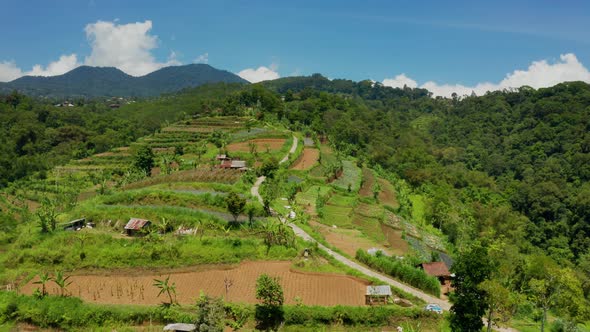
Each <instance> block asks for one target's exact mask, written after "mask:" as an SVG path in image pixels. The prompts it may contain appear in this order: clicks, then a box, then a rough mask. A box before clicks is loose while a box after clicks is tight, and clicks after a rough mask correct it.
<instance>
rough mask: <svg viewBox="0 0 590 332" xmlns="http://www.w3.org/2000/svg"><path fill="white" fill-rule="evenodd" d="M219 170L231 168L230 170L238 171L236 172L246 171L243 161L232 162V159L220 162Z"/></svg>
mask: <svg viewBox="0 0 590 332" xmlns="http://www.w3.org/2000/svg"><path fill="white" fill-rule="evenodd" d="M219 167H220V168H231V169H238V170H241V171H242V170H246V169H247V168H246V161H245V160H237V159H236V160H232V159H225V160H221V164H220V165H219Z"/></svg>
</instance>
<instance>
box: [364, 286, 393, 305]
mask: <svg viewBox="0 0 590 332" xmlns="http://www.w3.org/2000/svg"><path fill="white" fill-rule="evenodd" d="M391 295H392V294H391V287H390V286H389V285H381V286H367V292H366V293H365V303H366V304H371V305H372V304H387V303H388V301H389V299H390V298H391Z"/></svg>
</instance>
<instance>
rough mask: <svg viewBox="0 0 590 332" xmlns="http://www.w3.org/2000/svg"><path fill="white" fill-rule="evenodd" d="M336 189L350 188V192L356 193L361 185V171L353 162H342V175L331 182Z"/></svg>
mask: <svg viewBox="0 0 590 332" xmlns="http://www.w3.org/2000/svg"><path fill="white" fill-rule="evenodd" d="M332 184H333V185H334V186H336V187H338V188H341V189H346V190H348V188H350V190H351V191H352V192H358V191H359V189H360V184H361V170H360V169H359V168H358V167H357V166H356V164H355V163H354V162H353V161H350V160H343V161H342V175H341V176H340V177H338V178H337V179H336V180H334V181H333V182H332Z"/></svg>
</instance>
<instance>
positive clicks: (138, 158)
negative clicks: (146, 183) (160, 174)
mask: <svg viewBox="0 0 590 332" xmlns="http://www.w3.org/2000/svg"><path fill="white" fill-rule="evenodd" d="M154 159H155V156H154V152H153V151H152V148H150V146H149V145H142V146H141V147H140V148H139V149H138V150H137V151H136V153H135V156H134V159H133V166H134V167H135V168H136V169H138V170H140V171H143V172H145V174H146V175H147V176H150V174H151V172H152V168H153V167H154V163H155V161H154Z"/></svg>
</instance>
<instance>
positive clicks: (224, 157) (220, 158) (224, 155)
mask: <svg viewBox="0 0 590 332" xmlns="http://www.w3.org/2000/svg"><path fill="white" fill-rule="evenodd" d="M215 159H217V160H230V158H229V157H228V156H227V155H226V154H218V155H217V156H216V157H215Z"/></svg>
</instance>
